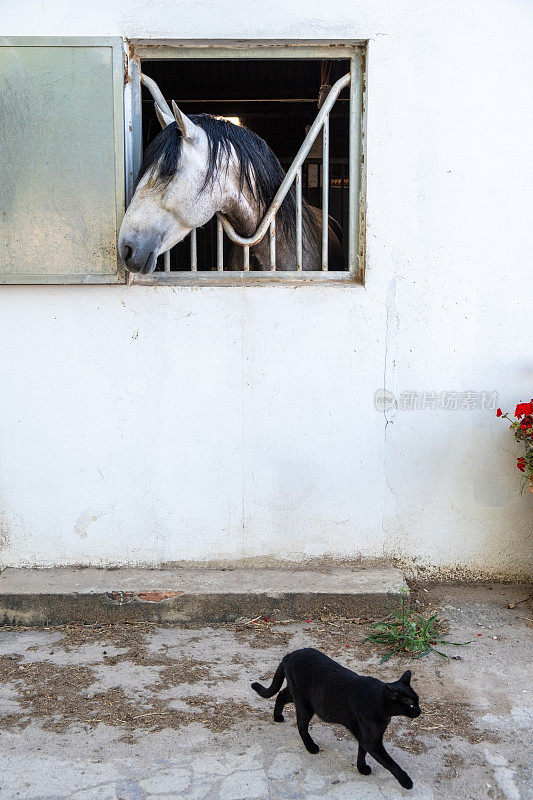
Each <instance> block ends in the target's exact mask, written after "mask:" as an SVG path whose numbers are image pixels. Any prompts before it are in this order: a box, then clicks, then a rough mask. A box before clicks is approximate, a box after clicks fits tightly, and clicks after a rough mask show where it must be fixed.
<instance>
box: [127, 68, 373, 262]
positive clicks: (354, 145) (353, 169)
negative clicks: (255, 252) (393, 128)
mask: <svg viewBox="0 0 533 800" xmlns="http://www.w3.org/2000/svg"><path fill="white" fill-rule="evenodd" d="M352 71H353V67H352V70H351V72H349V73H347V74H346V75H344V76H343V77H342V78H339V80H338V81H337V82H336V83H335V84H334V85H333V86H332V87H331V90H330V92H329V94H328V96H327V98H326V100H325V101H324V103H323V105H322V107H321V108H320V110H319V112H318V114H317V116H316V118H315V120H314V122H313V124H312V125H311V128H310V129H309V132H308V134H307V136H306V137H305V139H304V141H303V143H302V145H301V147H300V149H299V150H298V153H297V154H296V156H295V158H294V161H293V162H292V164H291V166H290V167H289V170H288V172H287V174H286V175H285V178H284V179H283V182H282V183H281V185H280V187H279V189H278V191H277V192H276V194H275V196H274V199H273V200H272V203H271V204H270V208H269V209H268V211H267V212H266V214H265V216H264V217H263V219H262V221H261V223H260V225H259V226H258V228H257V230H256V232H255V233H254V235H253V236H250V237H248V238H246V237H243V236H239V234H238V233H237V232H236V231H235V229H234V228H233V226H232V224H231V223H230V222H229V221H228V220H227V219H226V217H225V216H224V215H223V214H221V213H220V212H219V213H217V263H216V269H217V272H223V271H224V247H223V245H224V232H225V233H226V235H227V236H228V238H229V239H230V240H231V241H232V242H234V243H235V244H238V245H241V247H242V248H243V254H244V255H243V268H244V272H249V270H250V247H251V246H252V245H255V244H257V243H258V242H260V241H261V240H262V239H263V237H264V236H265V235H266V232H267V231H268V232H269V243H270V271H271V272H275V271H276V213H277V211H278V210H279V208H280V206H281V204H282V203H283V201H284V199H285V197H286V196H287V194H288V192H289V191H290V188H291V186H292V184H293V183H295V189H296V272H297V273H301V272H302V264H303V241H302V165H303V163H304V161H305V159H306V158H307V155H308V154H309V151H310V149H311V147H312V146H313V144H314V142H315V140H316V138H317V137H318V135H319V133H320V130H321V129H322V258H321V264H322V271H323V272H327V270H328V232H329V115H330V112H331V109H332V108H333V105H334V104H335V101H336V100H337V98H338V96H339V94H340V93H341V92H342V90H343V89H344V88H345V87H346V86H348V85H349V84H350V83H351V82H352V78H353V76H352V74H351V73H352ZM141 83H142V84H143V85H144V86H145V87H146V88H147V89H148V91H149V92H150V94H151V95H152V97H153V98H154V100H155V101H156V103H157V104H158V105H159V106H160V108H161V109H162V110H163V111H164V113H165V114H168V115H169V116H173V114H172V111H171V110H170V108H169V106H168V104H167V102H166V100H165V98H164V97H163V94H162V93H161V90H160V89H159V87H158V85H157V83H156V82H155V81H154V80H152V78H149V77H148V76H147V75H144V74H143V73H141ZM357 126H358V120H357V109H356V107H355V102H354V97H353V94H352V96H351V97H350V112H349V140H350V161H349V173H348V175H349V178H348V186H349V195H348V197H349V203H348V208H349V222H348V226H349V229H348V260H349V268H350V273H351V274H352V276H354V277H355V275H356V273H357V266H356V265H357V262H358V258H357V256H358V251H357V246H358V241H357V225H356V224H355V222H356V220H355V215H356V214H358V213H359V185H360V181H359V164H358V163H357V162H358V161H359V152H360V147H359V146H358V144H359V139H358V127H357ZM190 243H191V245H190V269H191V272H196V271H197V269H198V266H197V245H196V230H192V231H191V233H190ZM163 266H164V270H165V272H170V250H167V251H166V252H165V253H164V255H163ZM284 274H286V273H285V271H284Z"/></svg>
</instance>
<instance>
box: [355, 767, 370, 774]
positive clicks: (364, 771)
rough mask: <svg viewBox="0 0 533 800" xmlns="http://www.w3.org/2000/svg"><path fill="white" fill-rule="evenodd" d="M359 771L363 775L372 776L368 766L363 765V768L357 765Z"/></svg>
mask: <svg viewBox="0 0 533 800" xmlns="http://www.w3.org/2000/svg"><path fill="white" fill-rule="evenodd" d="M357 769H358V770H359V772H360V773H361V775H371V774H372V769H371V768H370V767H369V766H368V764H361V766H359V764H358V765H357Z"/></svg>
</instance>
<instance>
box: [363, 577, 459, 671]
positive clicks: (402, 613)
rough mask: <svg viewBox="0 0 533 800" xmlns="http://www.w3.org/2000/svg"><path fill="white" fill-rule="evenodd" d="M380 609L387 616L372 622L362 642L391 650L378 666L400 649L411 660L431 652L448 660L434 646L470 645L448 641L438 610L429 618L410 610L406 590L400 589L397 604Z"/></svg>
mask: <svg viewBox="0 0 533 800" xmlns="http://www.w3.org/2000/svg"><path fill="white" fill-rule="evenodd" d="M384 608H385V609H386V610H387V611H388V612H389V613H388V615H387V617H386V618H385V619H384V620H382V621H381V622H375V623H374V624H373V625H372V626H371V627H370V633H369V634H368V636H367V637H366V638H365V639H364V641H365V642H375V643H376V644H382V645H388V646H389V647H391V648H392V649H390V650H389V652H388V653H385V655H384V656H383V658H382V659H381V662H380V663H381V664H383V662H384V661H388V660H389V658H390V657H391V656H393V655H394V653H398V652H400V651H401V650H403V651H404V652H407V653H411V654H413V655H414V657H415V658H422V656H425V655H427V654H428V653H431V652H434V653H438V654H439V656H443V658H448V659H449V657H448V656H447V655H446V653H443V652H442V651H441V650H437V649H436V647H435V645H436V644H445V645H453V646H454V647H462V646H463V645H465V644H470V642H450V641H448V639H447V638H446V636H447V634H446V633H445V632H444V623H443V621H442V620H441V619H439V614H438V611H437V612H435V613H434V614H431V615H429V616H428V615H426V614H423V613H420V612H415V611H412V610H411V606H410V602H409V592H408V591H407V590H406V589H402V594H401V597H400V600H399V601H398V602H394V601H388V602H387V603H385V605H384ZM443 637H444V638H443Z"/></svg>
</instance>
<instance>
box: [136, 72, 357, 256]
mask: <svg viewBox="0 0 533 800" xmlns="http://www.w3.org/2000/svg"><path fill="white" fill-rule="evenodd" d="M349 69H350V64H349V61H347V60H345V59H344V60H337V61H333V60H328V61H320V60H310V59H306V60H304V59H294V60H293V59H291V60H274V59H264V60H263V59H262V60H255V59H235V60H233V59H231V60H228V59H224V60H214V59H204V60H200V59H199V60H194V61H193V60H186V59H181V60H180V59H177V60H175V61H168V60H164V61H157V60H149V61H143V63H142V71H143V72H144V73H145V74H146V75H148V76H149V77H151V78H153V79H154V80H155V81H156V83H157V84H158V86H159V88H160V89H161V91H162V93H163V96H164V97H165V99H166V100H167V102H168V103H169V105H170V101H171V100H175V101H176V102H177V104H178V105H179V107H180V108H181V109H182V110H183V111H184V112H185V113H186V114H200V113H207V114H213V115H215V116H223V117H238V118H239V119H240V121H241V124H243V125H245V126H246V127H247V128H250V129H251V130H253V131H254V132H255V133H257V134H258V135H259V136H261V137H262V138H263V139H264V140H265V141H266V142H267V143H268V145H269V146H270V147H271V148H272V150H273V151H274V153H275V154H276V156H277V157H278V159H279V160H280V162H281V164H282V166H283V168H284V169H285V170H287V169H288V168H289V166H290V165H291V163H292V160H293V158H294V156H295V155H296V153H297V152H298V150H299V148H300V146H301V144H302V142H303V140H304V138H305V135H306V133H307V131H308V129H309V126H310V125H311V123H312V122H313V120H314V119H315V117H316V115H317V113H318V97H319V93H320V86H321V85H322V84H329V85H333V84H334V83H335V81H337V80H338V79H339V78H340V77H342V76H343V75H345V74H346V73H347V72H349ZM348 112H349V89H348V88H346V89H344V90H343V92H342V93H341V95H340V97H339V99H338V100H337V102H336V103H335V105H334V106H333V109H332V111H331V114H330V145H329V154H330V159H329V164H330V167H329V172H330V180H329V184H330V185H329V213H330V215H331V216H333V217H334V218H335V219H336V220H337V222H338V223H339V224H340V226H341V228H342V230H343V248H344V253H345V260H346V263H347V246H348V242H347V238H348V237H347V227H348V148H349V142H348ZM142 128H143V146H144V147H146V145H147V144H148V143H149V142H150V141H152V139H154V138H155V136H157V134H158V133H159V131H160V130H161V127H160V125H159V122H158V121H157V118H156V116H155V111H154V102H153V98H152V96H151V95H150V93H149V92H148V91H147V90H146V89H145V88H144V87H143V90H142ZM302 186H303V196H304V198H305V199H306V200H307V201H308V202H309V203H310V204H311V205H313V206H316V207H317V208H321V206H322V134H321V133H319V135H318V138H317V141H316V143H315V146H314V147H313V149H312V150H311V152H310V154H309V157H308V158H307V160H306V162H305V164H304V167H303V170H302ZM197 246H198V269H199V270H211V269H213V268H215V265H216V220H215V218H213V219H212V220H211V221H210V222H209V223H208V224H207V225H204V226H203V227H202V228H199V229H198V230H197ZM231 246H232V245H231V242H230V241H229V240H228V238H227V237H226V236H225V237H224V260H225V263H227V258H228V255H229V250H230V248H231ZM162 261H163V259H162V257H160V258H159V259H158V269H161V268H162ZM171 269H172V270H188V269H190V265H189V237H187V238H186V239H185V241H183V242H181V243H180V244H178V245H177V246H176V247H174V248H173V250H172V251H171Z"/></svg>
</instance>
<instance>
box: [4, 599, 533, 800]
mask: <svg viewBox="0 0 533 800" xmlns="http://www.w3.org/2000/svg"><path fill="white" fill-rule="evenodd" d="M527 596H528V590H527V589H526V588H525V587H519V586H512V585H495V586H492V587H489V586H483V587H480V586H477V587H443V586H437V587H425V588H423V587H420V588H419V589H418V590H415V592H414V598H415V599H418V600H419V606H420V607H422V606H423V605H427V604H429V605H431V604H432V603H434V604H436V605H438V607H440V608H441V609H442V612H443V615H444V616H445V617H446V618H447V619H448V620H449V623H450V630H451V638H452V639H453V640H456V641H464V640H467V639H471V640H473V641H472V644H470V645H468V646H467V647H464V648H458V649H456V648H452V647H449V648H447V650H448V652H449V653H450V655H460V656H461V658H460V659H457V660H451V661H449V662H447V661H445V660H444V659H442V658H438V657H437V656H435V655H431V656H429V657H426V658H424V659H422V660H420V661H413V660H409V659H407V658H403V657H401V658H397V657H394V658H392V659H391V660H390V661H389V662H387V663H386V664H384V665H380V664H379V655H378V653H377V652H376V651H373V650H372V648H370V647H369V645H368V644H364V643H363V641H362V640H363V639H364V636H365V634H366V633H367V631H368V625H369V624H370V622H369V621H368V620H366V621H365V620H359V619H358V620H357V621H356V622H352V621H351V620H350V621H348V620H339V619H333V618H331V617H324V619H316V618H313V619H311V621H309V622H308V621H307V620H306V619H299V620H296V621H288V622H287V621H285V622H283V621H281V622H280V621H276V623H274V624H272V622H271V620H268V621H266V622H265V621H264V620H263V621H260V622H250V621H245V622H244V621H243V622H239V623H233V624H229V623H228V624H219V625H211V626H198V625H194V626H193V625H188V626H186V625H183V626H181V627H178V626H170V625H168V626H165V625H147V624H145V623H143V624H139V625H132V624H129V625H128V624H125V623H121V624H116V625H101V626H100V627H96V626H87V627H83V626H78V627H77V626H72V627H63V628H56V629H50V630H43V629H30V630H6V629H4V630H1V629H0V798H1V800H12V798H17V799H18V800H67V798H68V800H170V798H183V800H201V799H203V798H213V799H214V800H218V798H220V800H248V799H249V800H255V799H256V798H257V799H258V800H263V799H265V800H266V799H267V798H269V799H272V798H282V799H283V800H300V799H302V800H344V799H345V798H346V799H347V798H357V799H358V800H389V798H400V797H404V796H411V797H413V798H419V799H422V798H423V799H424V800H445V799H449V798H461V799H462V798H465V800H470V798H471V799H472V800H487V798H489V799H490V800H501V799H502V798H503V800H528V798H531V797H532V796H533V795H532V791H531V764H530V763H529V761H528V759H529V756H528V752H527V751H528V745H529V746H530V745H531V735H530V730H531V721H532V701H531V694H530V692H529V689H530V684H531V667H530V664H531V657H532V648H531V641H532V636H531V625H532V624H533V623H532V618H533V613H532V610H531V603H530V602H525V603H520V602H518V603H517V601H521V600H524V599H525V598H526V597H527ZM509 603H516V605H515V606H514V608H511V609H509V608H508V607H507V606H508V604H509ZM347 645H349V646H347ZM301 646H315V647H318V648H320V649H321V650H323V651H324V652H326V653H328V654H329V655H331V656H332V657H334V658H337V659H338V660H340V661H342V663H344V664H346V665H347V666H350V667H352V668H355V669H357V670H358V671H360V672H363V673H367V674H368V673H370V674H374V675H376V676H379V677H381V678H383V679H385V680H389V679H393V678H396V677H398V676H399V675H400V674H401V672H403V671H404V670H405V669H406V668H407V667H409V668H411V669H412V670H413V685H414V687H415V688H416V690H417V691H418V693H419V695H420V700H421V705H422V708H423V711H424V713H423V715H422V716H421V717H420V718H418V719H417V720H414V721H409V720H401V719H398V720H396V721H394V722H393V723H392V724H391V726H390V728H389V731H388V733H387V736H386V740H387V746H388V747H389V749H390V751H391V754H392V755H393V756H394V758H396V760H398V761H399V763H400V764H401V765H402V766H403V767H404V768H405V769H406V771H407V772H408V773H409V774H410V775H411V777H412V779H413V781H414V788H413V790H412V791H411V792H407V791H406V790H404V789H402V788H401V787H400V786H399V784H397V783H396V781H395V780H394V779H393V778H392V776H391V775H390V774H389V773H388V772H386V771H385V770H384V769H383V768H382V767H381V766H380V765H378V764H376V763H375V762H373V761H372V760H371V759H369V763H371V765H372V769H373V774H372V775H370V776H368V777H365V776H362V775H359V773H358V772H357V770H356V768H355V756H356V745H355V743H354V741H353V740H352V739H351V738H350V737H349V736H348V734H347V733H346V732H345V731H344V730H343V729H341V728H338V727H336V726H331V725H326V724H324V723H322V722H320V721H319V720H317V719H316V718H315V720H313V722H312V724H311V728H312V734H313V737H314V738H315V740H316V741H317V742H318V744H319V745H320V747H321V752H320V753H319V754H318V755H315V756H313V755H310V754H308V753H307V751H306V750H305V749H304V747H303V745H302V743H301V741H300V738H299V736H298V733H297V730H296V726H295V720H294V711H293V707H292V706H288V707H287V708H286V710H285V711H286V721H285V723H284V724H276V723H274V722H273V720H272V708H273V701H272V700H263V699H261V698H260V697H258V696H257V695H256V694H255V693H254V692H253V691H252V690H251V689H250V682H251V681H253V680H258V679H262V680H264V681H267V680H268V679H269V678H270V677H271V676H272V674H273V671H274V669H275V667H276V666H277V664H278V662H279V660H280V658H281V657H282V656H283V655H284V654H285V653H286V652H288V651H289V650H291V649H294V648H296V647H301ZM530 750H531V748H530Z"/></svg>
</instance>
